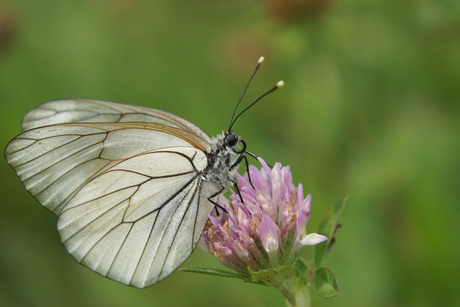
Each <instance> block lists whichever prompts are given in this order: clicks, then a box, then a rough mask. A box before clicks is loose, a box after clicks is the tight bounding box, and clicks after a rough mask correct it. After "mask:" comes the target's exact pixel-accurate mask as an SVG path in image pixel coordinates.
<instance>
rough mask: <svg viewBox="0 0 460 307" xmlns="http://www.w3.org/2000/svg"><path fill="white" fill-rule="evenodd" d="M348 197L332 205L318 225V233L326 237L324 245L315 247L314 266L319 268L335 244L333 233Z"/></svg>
mask: <svg viewBox="0 0 460 307" xmlns="http://www.w3.org/2000/svg"><path fill="white" fill-rule="evenodd" d="M347 199H348V195H345V196H343V197H341V198H339V199H338V200H336V201H335V203H334V204H332V206H331V207H329V209H328V210H327V212H326V214H325V215H324V217H323V220H322V221H321V223H320V224H319V227H318V233H319V234H322V235H325V236H327V237H328V240H327V241H326V242H325V243H321V244H318V245H316V253H315V266H316V267H319V266H320V265H321V262H322V261H323V259H324V257H326V256H327V254H328V253H329V251H330V249H331V247H332V245H333V244H334V242H335V232H336V230H337V229H338V227H339V225H340V224H339V219H340V216H341V215H342V212H343V209H344V208H345V204H346V202H347Z"/></svg>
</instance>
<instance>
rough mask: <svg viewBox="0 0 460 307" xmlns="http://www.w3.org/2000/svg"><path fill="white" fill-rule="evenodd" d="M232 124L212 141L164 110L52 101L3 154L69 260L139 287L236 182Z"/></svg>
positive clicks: (164, 272) (154, 276)
mask: <svg viewBox="0 0 460 307" xmlns="http://www.w3.org/2000/svg"><path fill="white" fill-rule="evenodd" d="M262 60H263V58H261V59H260V60H259V62H258V65H257V67H258V66H259V64H260V63H261V62H262ZM257 67H256V70H257ZM254 73H255V71H254ZM253 75H254V74H253ZM251 78H252V76H251ZM250 80H251V79H250ZM248 84H249V82H248ZM282 85H283V83H282V81H280V82H279V83H278V84H277V85H276V86H275V87H274V88H273V89H272V90H270V91H269V92H271V91H273V90H275V89H276V88H278V87H280V86H282ZM269 92H267V93H269ZM243 93H244V92H243ZM267 93H266V94H267ZM263 96H265V94H264V95H262V96H261V97H263ZM240 100H241V99H240ZM257 101H258V100H256V101H255V102H257ZM255 102H254V103H255ZM254 103H253V104H254ZM246 109H247V108H246ZM246 109H245V110H244V111H246ZM244 111H243V112H244ZM243 112H241V113H243ZM241 113H240V114H239V115H241ZM239 115H238V116H239ZM238 116H237V117H236V118H238ZM236 118H235V120H236ZM233 123H234V120H233V118H232V121H231V124H230V127H229V129H228V131H227V132H224V133H223V134H222V135H220V136H217V137H216V138H211V137H210V136H209V135H208V134H207V133H206V132H204V131H203V130H201V129H200V128H199V127H197V126H195V125H194V124H192V123H191V122H189V121H186V120H185V119H183V118H181V117H178V116H176V115H173V114H171V113H168V112H164V111H160V110H155V109H150V108H145V107H139V106H132V105H125V104H119V103H113V102H106V101H98V100H86V99H71V100H56V101H50V102H46V103H44V104H42V105H41V106H39V107H37V108H36V109H33V110H31V111H30V112H29V113H27V114H26V115H25V117H24V119H23V122H22V128H23V130H24V132H23V133H21V134H19V135H18V136H17V137H15V138H14V139H13V140H12V141H11V142H10V143H9V144H8V145H7V147H6V149H5V156H6V159H7V162H8V163H9V164H10V165H11V166H12V167H13V168H14V169H15V171H16V173H17V175H18V176H19V177H20V179H21V181H22V182H23V184H24V186H25V188H26V189H27V190H28V191H29V192H30V193H31V194H32V195H33V196H34V197H35V198H36V199H37V200H38V201H39V202H40V203H41V204H42V205H43V206H44V207H46V208H47V209H49V210H50V211H52V212H53V213H54V214H56V215H57V216H58V219H57V229H58V232H59V236H60V238H61V241H62V243H63V245H64V246H65V248H66V249H67V251H68V252H69V253H70V254H71V255H72V257H73V258H75V260H77V261H78V262H79V263H81V264H83V265H85V266H87V267H88V268H90V269H91V270H93V271H95V272H97V273H99V274H100V275H103V276H106V277H108V278H110V279H113V280H115V281H118V282H121V283H123V284H126V285H130V286H134V287H137V288H144V287H147V286H150V285H152V284H155V283H157V282H158V281H160V280H162V279H164V278H165V277H166V276H168V275H169V274H171V273H172V272H173V271H174V270H175V269H176V268H177V267H178V266H179V265H180V264H182V263H183V262H184V261H185V260H186V259H187V258H188V257H189V255H190V254H191V252H192V251H193V249H194V248H195V246H196V244H197V243H198V240H199V238H200V236H201V231H202V229H203V227H204V225H205V223H206V221H207V219H208V215H209V214H210V213H211V211H212V210H213V208H214V206H215V205H217V204H216V203H215V199H216V197H217V196H218V195H219V194H221V193H222V192H224V191H225V190H226V189H227V188H228V186H229V185H230V184H231V183H233V182H234V179H233V178H234V173H235V172H236V169H237V167H238V165H239V164H240V162H241V161H242V159H244V158H245V156H244V153H246V151H245V149H246V146H245V143H244V141H243V140H241V138H239V137H238V136H236V135H235V134H234V133H233V132H232V131H231V126H232V124H233Z"/></svg>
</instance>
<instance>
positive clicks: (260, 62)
mask: <svg viewBox="0 0 460 307" xmlns="http://www.w3.org/2000/svg"><path fill="white" fill-rule="evenodd" d="M263 61H265V58H264V57H263V56H261V57H260V58H259V60H258V61H257V64H262V63H263Z"/></svg>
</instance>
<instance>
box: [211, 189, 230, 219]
mask: <svg viewBox="0 0 460 307" xmlns="http://www.w3.org/2000/svg"><path fill="white" fill-rule="evenodd" d="M224 190H225V188H222V189H220V190H219V191H217V192H216V193H214V194H212V195H211V196H209V197H208V200H209V201H210V202H211V203H212V204H213V205H214V206H216V207H218V208H220V209H221V210H223V211H224V212H225V213H228V211H227V209H225V208H224V207H222V206H221V205H219V204H218V203H217V202H215V201H213V200H212V199H211V198H213V197H216V196H217V195H219V194H221V193H222V192H223V191H224ZM216 212H217V215H219V212H218V211H217V210H216Z"/></svg>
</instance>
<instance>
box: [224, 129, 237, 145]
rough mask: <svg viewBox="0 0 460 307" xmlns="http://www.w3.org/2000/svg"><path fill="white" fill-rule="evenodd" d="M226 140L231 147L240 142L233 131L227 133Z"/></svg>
mask: <svg viewBox="0 0 460 307" xmlns="http://www.w3.org/2000/svg"><path fill="white" fill-rule="evenodd" d="M225 142H226V143H227V144H228V145H229V146H230V147H234V146H235V145H236V144H237V143H238V137H237V136H236V135H235V134H233V132H230V133H228V134H226V135H225Z"/></svg>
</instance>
